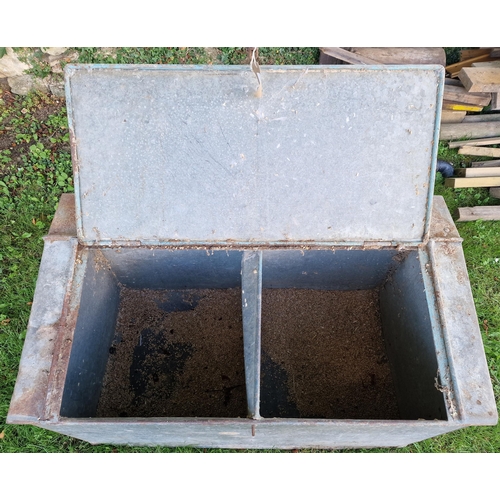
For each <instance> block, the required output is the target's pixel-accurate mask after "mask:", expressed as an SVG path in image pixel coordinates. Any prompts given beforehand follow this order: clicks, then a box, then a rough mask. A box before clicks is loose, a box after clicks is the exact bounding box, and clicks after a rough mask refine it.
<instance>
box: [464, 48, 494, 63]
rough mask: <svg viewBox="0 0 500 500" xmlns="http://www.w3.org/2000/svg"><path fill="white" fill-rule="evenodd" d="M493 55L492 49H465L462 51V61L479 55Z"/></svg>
mask: <svg viewBox="0 0 500 500" xmlns="http://www.w3.org/2000/svg"><path fill="white" fill-rule="evenodd" d="M485 54H489V55H491V49H464V50H461V51H460V61H465V60H467V59H472V58H473V57H477V56H484V55H485Z"/></svg>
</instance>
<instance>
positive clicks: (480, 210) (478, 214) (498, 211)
mask: <svg viewBox="0 0 500 500" xmlns="http://www.w3.org/2000/svg"><path fill="white" fill-rule="evenodd" d="M458 216H459V218H458V219H457V222H468V221H473V220H479V219H481V220H500V205H495V206H492V207H460V208H459V209H458Z"/></svg>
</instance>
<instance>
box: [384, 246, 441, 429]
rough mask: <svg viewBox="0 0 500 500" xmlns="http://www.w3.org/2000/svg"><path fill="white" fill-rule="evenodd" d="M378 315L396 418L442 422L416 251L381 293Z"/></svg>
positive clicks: (428, 319) (427, 308)
mask: <svg viewBox="0 0 500 500" xmlns="http://www.w3.org/2000/svg"><path fill="white" fill-rule="evenodd" d="M380 312H381V317H382V326H383V332H384V341H385V345H386V351H387V354H388V357H389V362H390V365H391V367H392V369H393V380H394V383H395V385H396V388H397V393H398V403H399V410H400V412H401V417H402V418H403V419H418V418H424V419H438V420H446V419H447V413H446V406H445V402H444V398H443V394H442V393H441V392H439V391H438V390H437V389H436V387H435V380H434V379H435V377H437V371H438V363H437V354H436V346H435V343H434V332H433V325H432V322H431V319H430V316H429V307H428V304H427V297H426V293H425V287H424V282H423V279H422V274H421V268H420V262H419V258H418V253H417V252H411V253H410V254H409V255H408V256H407V257H406V258H405V260H404V261H403V262H401V264H400V266H398V268H397V269H396V270H395V272H394V273H393V274H392V275H391V276H390V277H389V278H388V280H387V282H386V283H385V285H384V286H383V288H382V289H381V291H380ZM438 334H439V332H438Z"/></svg>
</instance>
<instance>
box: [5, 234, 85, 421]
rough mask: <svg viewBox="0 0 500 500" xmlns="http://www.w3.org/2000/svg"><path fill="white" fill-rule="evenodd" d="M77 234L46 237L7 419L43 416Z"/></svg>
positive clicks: (29, 419) (19, 419)
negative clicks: (71, 236) (63, 236)
mask: <svg viewBox="0 0 500 500" xmlns="http://www.w3.org/2000/svg"><path fill="white" fill-rule="evenodd" d="M76 248H77V240H76V238H67V239H62V240H54V241H52V240H50V239H47V240H46V241H45V245H44V250H43V254H42V260H41V264H40V270H39V273H38V279H37V283H36V288H35V295H34V298H33V306H32V308H31V314H30V319H29V323H28V331H27V333H26V340H25V342H24V347H23V352H22V355H21V362H20V366H19V373H18V376H17V380H16V386H15V389H14V393H13V396H12V400H11V404H10V408H9V414H8V417H7V421H8V422H9V423H21V422H24V421H36V420H37V419H39V418H44V415H45V406H46V398H47V389H48V384H49V373H50V369H51V366H52V357H53V351H54V346H55V344H56V339H57V337H58V333H59V329H60V324H61V321H62V320H64V318H62V314H63V309H64V304H65V301H66V300H67V296H68V293H69V291H68V286H69V284H70V283H71V277H72V275H73V270H74V265H75V259H76Z"/></svg>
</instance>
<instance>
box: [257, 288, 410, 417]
mask: <svg viewBox="0 0 500 500" xmlns="http://www.w3.org/2000/svg"><path fill="white" fill-rule="evenodd" d="M378 301H379V299H378V291H377V290H354V291H332V290H295V289H264V290H263V291H262V348H263V360H262V361H263V365H262V389H261V413H262V415H263V416H264V417H301V418H338V419H346V418H347V419H348V418H355V419H361V418H367V419H399V418H400V415H399V411H398V405H397V401H396V395H395V392H394V387H393V381H392V377H391V371H390V367H389V363H388V359H387V356H386V353H385V347H384V340H383V337H382V326H381V322H380V310H379V304H378Z"/></svg>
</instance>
